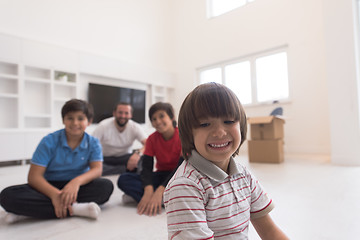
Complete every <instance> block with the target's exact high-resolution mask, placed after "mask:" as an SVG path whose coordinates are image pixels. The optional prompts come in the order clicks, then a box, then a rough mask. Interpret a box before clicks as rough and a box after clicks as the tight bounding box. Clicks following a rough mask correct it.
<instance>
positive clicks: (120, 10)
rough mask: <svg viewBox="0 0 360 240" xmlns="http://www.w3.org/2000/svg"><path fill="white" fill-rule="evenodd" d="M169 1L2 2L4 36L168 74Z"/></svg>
mask: <svg viewBox="0 0 360 240" xmlns="http://www.w3.org/2000/svg"><path fill="white" fill-rule="evenodd" d="M167 5H168V1H166V0H151V1H148V0H136V1H134V0H116V1H114V0H101V1H98V0H51V1H46V0H31V1H27V0H12V1H7V0H0V33H1V32H2V33H7V34H10V35H14V36H20V37H23V38H27V39H32V40H38V41H40V42H46V43H51V44H55V45H59V46H65V47H67V48H71V49H75V50H80V51H84V52H88V53H92V54H95V55H101V56H107V57H110V58H115V59H120V60H122V61H124V62H128V63H131V64H137V65H140V66H145V67H149V68H154V69H156V70H161V71H168V69H169V66H168V63H169V60H170V59H171V57H172V55H171V51H169V49H170V48H169V45H170V44H171V41H169V39H168V34H167V29H168V27H169V26H168V21H167V14H168V12H167V11H166V10H167Z"/></svg>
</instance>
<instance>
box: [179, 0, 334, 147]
mask: <svg viewBox="0 0 360 240" xmlns="http://www.w3.org/2000/svg"><path fill="white" fill-rule="evenodd" d="M205 2H206V0H201V1H193V0H175V1H173V3H174V5H173V12H174V16H175V17H174V22H175V27H174V28H175V29H176V30H177V31H176V37H175V39H176V56H177V57H176V60H177V65H176V68H177V73H178V81H177V86H176V89H178V93H179V94H178V100H177V101H176V102H177V103H181V102H182V99H183V98H184V97H185V95H186V94H187V93H188V92H189V91H190V90H191V89H192V88H193V87H194V80H195V77H196V76H195V70H196V69H197V68H199V67H203V66H206V65H209V64H212V63H217V62H221V61H226V60H229V59H233V58H237V57H241V56H246V55H248V54H252V53H257V52H259V51H265V50H268V49H272V48H274V47H278V46H282V45H287V46H288V60H289V81H290V94H291V102H290V103H287V104H283V105H282V106H283V107H284V114H285V115H286V116H287V117H288V118H289V119H288V120H287V121H286V124H285V152H286V153H302V154H303V153H310V154H311V153H312V154H329V153H330V131H329V111H328V100H329V99H328V91H327V80H326V70H325V49H324V37H323V17H322V11H323V9H322V1H314V0H303V1H288V0H272V1H266V0H256V1H255V2H253V3H251V4H249V5H247V6H245V7H242V8H239V9H236V10H234V11H232V12H230V13H228V14H225V15H222V16H220V17H218V18H214V19H210V20H207V19H206V7H205V6H206V5H205ZM177 107H179V105H178V106H177ZM272 108H274V107H273V106H259V107H247V108H246V111H247V114H248V116H258V115H268V114H269V113H270V112H271V110H272ZM244 150H245V151H246V147H245V148H244V149H243V151H244Z"/></svg>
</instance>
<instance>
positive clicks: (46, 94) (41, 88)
mask: <svg viewBox="0 0 360 240" xmlns="http://www.w3.org/2000/svg"><path fill="white" fill-rule="evenodd" d="M24 90H25V91H24V112H25V115H32V114H50V113H51V86H50V84H47V83H41V82H25V88H24Z"/></svg>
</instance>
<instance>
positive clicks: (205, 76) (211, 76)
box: [200, 68, 222, 83]
mask: <svg viewBox="0 0 360 240" xmlns="http://www.w3.org/2000/svg"><path fill="white" fill-rule="evenodd" d="M207 82H216V83H221V82H222V81H221V68H213V69H209V70H205V71H202V72H201V73H200V83H207Z"/></svg>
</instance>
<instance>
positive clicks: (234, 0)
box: [207, 0, 254, 18]
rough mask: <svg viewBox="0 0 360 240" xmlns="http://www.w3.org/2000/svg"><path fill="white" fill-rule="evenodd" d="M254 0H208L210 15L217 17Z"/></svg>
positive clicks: (210, 16)
mask: <svg viewBox="0 0 360 240" xmlns="http://www.w3.org/2000/svg"><path fill="white" fill-rule="evenodd" d="M253 1H254V0H208V1H207V5H208V17H209V18H212V17H217V16H219V15H221V14H224V13H227V12H230V11H232V10H234V9H236V8H239V7H242V6H244V5H246V4H248V3H250V2H253Z"/></svg>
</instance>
